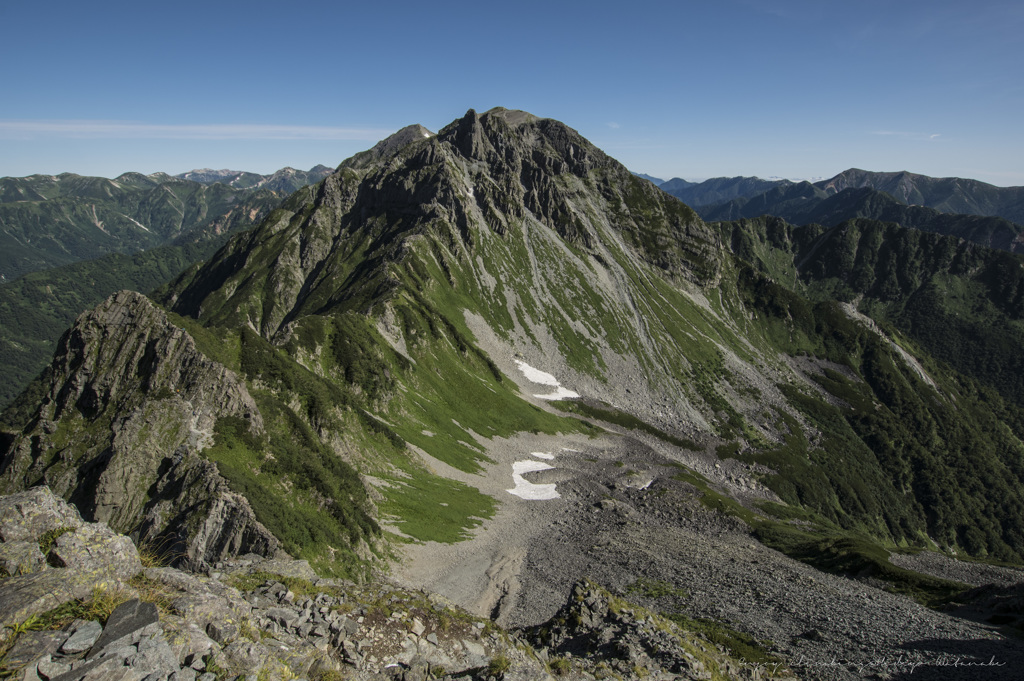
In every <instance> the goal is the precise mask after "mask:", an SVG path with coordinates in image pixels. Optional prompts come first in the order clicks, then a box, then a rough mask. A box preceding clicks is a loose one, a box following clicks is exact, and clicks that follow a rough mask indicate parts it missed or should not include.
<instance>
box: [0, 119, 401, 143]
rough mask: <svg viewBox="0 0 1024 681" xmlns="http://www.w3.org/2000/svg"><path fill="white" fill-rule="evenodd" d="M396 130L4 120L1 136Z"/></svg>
mask: <svg viewBox="0 0 1024 681" xmlns="http://www.w3.org/2000/svg"><path fill="white" fill-rule="evenodd" d="M392 132H394V131H393V130H385V129H377V128H333V127H326V126H308V125H259V124H244V123H239V124H208V125H158V124H153V123H136V122H131V121H52V120H38V121H2V120H0V138H6V139H31V138H37V137H44V138H78V139H90V138H91V139H178V140H260V139H262V140H366V141H376V140H379V139H381V138H383V137H386V136H388V135H389V134H391V133H392Z"/></svg>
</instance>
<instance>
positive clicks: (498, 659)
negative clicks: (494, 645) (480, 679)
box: [487, 653, 512, 678]
mask: <svg viewBox="0 0 1024 681" xmlns="http://www.w3.org/2000/svg"><path fill="white" fill-rule="evenodd" d="M511 668H512V660H510V659H508V656H507V655H505V654H504V653H498V654H497V655H495V656H494V657H492V658H491V661H490V662H488V663H487V675H488V676H497V677H498V678H501V677H503V676H505V672H507V671H508V670H509V669H511Z"/></svg>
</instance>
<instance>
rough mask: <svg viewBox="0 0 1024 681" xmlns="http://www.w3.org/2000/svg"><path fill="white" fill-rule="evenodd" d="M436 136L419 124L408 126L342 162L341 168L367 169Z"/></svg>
mask: <svg viewBox="0 0 1024 681" xmlns="http://www.w3.org/2000/svg"><path fill="white" fill-rule="evenodd" d="M435 136H436V135H435V133H433V132H431V131H430V130H428V129H427V128H425V127H423V126H422V125H420V124H419V123H414V124H413V125H407V126H405V127H404V128H402V129H401V130H399V131H398V132H396V133H394V134H392V135H389V136H387V137H385V138H384V139H382V140H381V141H380V142H377V144H375V145H373V147H371V148H370V149H367V150H366V151H361V152H359V153H358V154H356V155H354V156H352V157H351V158H348V159H346V160H344V161H342V163H341V165H340V166H339V168H351V169H353V170H355V169H361V168H367V167H369V166H371V165H373V164H374V163H376V162H377V161H380V160H381V159H384V158H387V157H389V156H392V155H394V154H395V153H397V152H398V151H399V150H400V149H404V148H405V147H407V146H409V145H410V144H414V143H416V142H422V141H423V140H425V139H430V138H431V137H435Z"/></svg>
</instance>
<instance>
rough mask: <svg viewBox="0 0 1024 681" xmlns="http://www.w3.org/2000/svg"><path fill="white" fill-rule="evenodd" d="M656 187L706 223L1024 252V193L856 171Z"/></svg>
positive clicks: (969, 183) (973, 183) (680, 182)
mask: <svg viewBox="0 0 1024 681" xmlns="http://www.w3.org/2000/svg"><path fill="white" fill-rule="evenodd" d="M659 187H660V188H661V189H662V191H665V192H667V193H669V194H671V195H672V196H675V197H676V198H678V199H681V200H682V201H684V202H685V203H687V204H689V205H691V206H693V207H694V209H695V210H696V211H697V212H698V214H700V216H701V217H702V218H704V219H705V220H709V221H723V220H739V219H743V218H747V219H750V218H756V217H760V216H762V215H773V216H776V217H781V218H783V219H784V220H786V221H787V222H790V223H793V224H799V225H803V224H810V223H818V224H821V225H824V226H826V227H834V226H836V225H838V224H840V223H842V222H844V221H845V220H850V219H854V218H870V219H874V220H881V221H883V222H894V223H897V224H899V225H902V226H904V227H911V228H914V229H920V230H922V231H926V232H935V233H937V234H946V235H951V236H957V237H960V238H964V239H967V240H969V241H974V242H976V243H979V244H982V245H985V246H990V247H992V248H999V249H1002V250H1008V251H1014V252H1017V251H1020V250H1021V249H1024V243H1022V237H1021V233H1022V231H1024V227H1021V224H1022V223H1024V187H996V186H993V185H990V184H986V183H984V182H979V181H978V180H969V179H964V178H957V177H951V178H934V177H928V176H926V175H917V174H914V173H908V172H898V173H877V172H869V171H865V170H859V169H857V168H852V169H850V170H847V171H845V172H842V173H840V174H839V175H836V176H835V177H833V178H831V179H828V180H822V181H820V182H814V183H811V182H793V181H791V180H762V179H761V178H757V177H732V178H714V179H710V180H706V181H704V182H687V181H686V180H681V179H679V178H675V179H672V180H669V181H667V182H663V183H662V184H660V185H659Z"/></svg>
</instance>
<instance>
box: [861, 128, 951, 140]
mask: <svg viewBox="0 0 1024 681" xmlns="http://www.w3.org/2000/svg"><path fill="white" fill-rule="evenodd" d="M870 134H872V135H881V136H883V137H885V136H887V137H905V138H907V139H917V140H936V139H938V138H940V137H942V135H941V134H940V133H937V132H936V133H932V134H928V133H924V132H903V131H899V130H872V131H871V132H870Z"/></svg>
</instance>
